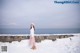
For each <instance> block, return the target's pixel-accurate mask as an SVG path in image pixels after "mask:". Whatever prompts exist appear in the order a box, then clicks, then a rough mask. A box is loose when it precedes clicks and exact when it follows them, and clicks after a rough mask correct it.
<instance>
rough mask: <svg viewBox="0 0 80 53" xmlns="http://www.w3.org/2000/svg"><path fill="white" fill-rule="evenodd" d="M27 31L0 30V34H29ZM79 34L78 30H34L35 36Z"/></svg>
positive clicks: (79, 30)
mask: <svg viewBox="0 0 80 53" xmlns="http://www.w3.org/2000/svg"><path fill="white" fill-rule="evenodd" d="M29 33H30V31H29V29H2V28H1V29H0V34H29ZM66 33H80V28H78V29H36V30H35V34H66Z"/></svg>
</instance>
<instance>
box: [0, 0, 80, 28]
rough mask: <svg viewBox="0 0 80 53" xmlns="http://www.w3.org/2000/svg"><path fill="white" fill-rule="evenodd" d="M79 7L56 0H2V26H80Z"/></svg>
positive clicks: (0, 18) (0, 9)
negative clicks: (56, 1)
mask: <svg viewBox="0 0 80 53" xmlns="http://www.w3.org/2000/svg"><path fill="white" fill-rule="evenodd" d="M79 9H80V4H56V3H54V0H0V28H29V26H30V24H31V23H34V24H35V27H36V28H80V10H79Z"/></svg>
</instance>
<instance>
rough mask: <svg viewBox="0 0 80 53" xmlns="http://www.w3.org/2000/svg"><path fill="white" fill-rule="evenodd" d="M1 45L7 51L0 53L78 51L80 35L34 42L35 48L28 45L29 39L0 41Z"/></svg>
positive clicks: (63, 52)
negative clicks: (10, 41)
mask: <svg viewBox="0 0 80 53" xmlns="http://www.w3.org/2000/svg"><path fill="white" fill-rule="evenodd" d="M1 46H7V52H2V51H1V48H0V53H80V36H74V37H69V38H63V39H57V40H56V41H52V40H47V39H46V40H43V41H41V42H40V43H36V47H37V48H36V49H35V50H32V49H31V48H30V46H29V40H28V39H27V40H22V41H21V42H18V41H13V42H12V43H8V42H5V43H2V42H0V47H1Z"/></svg>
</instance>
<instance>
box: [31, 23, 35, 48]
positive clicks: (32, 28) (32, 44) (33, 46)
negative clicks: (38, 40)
mask: <svg viewBox="0 0 80 53" xmlns="http://www.w3.org/2000/svg"><path fill="white" fill-rule="evenodd" d="M34 31H35V26H34V23H32V24H31V25H30V46H31V49H36V46H35V37H34Z"/></svg>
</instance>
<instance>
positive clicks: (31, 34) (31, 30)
mask: <svg viewBox="0 0 80 53" xmlns="http://www.w3.org/2000/svg"><path fill="white" fill-rule="evenodd" d="M30 36H32V37H33V36H34V28H33V27H32V28H31V29H30Z"/></svg>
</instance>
